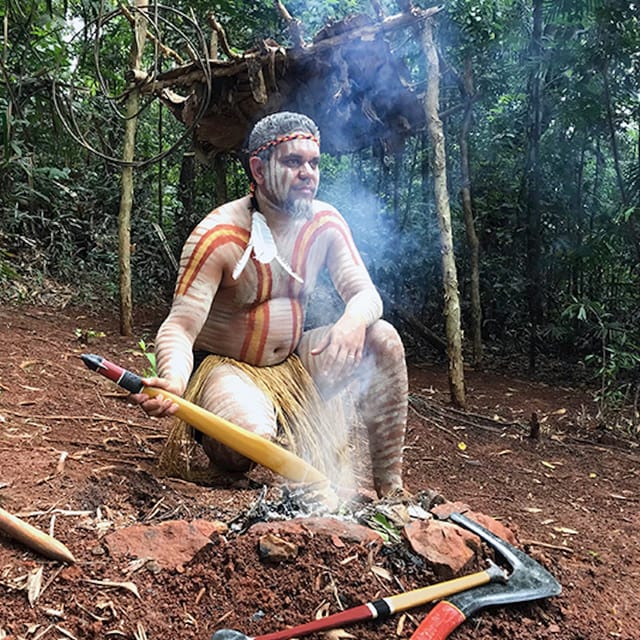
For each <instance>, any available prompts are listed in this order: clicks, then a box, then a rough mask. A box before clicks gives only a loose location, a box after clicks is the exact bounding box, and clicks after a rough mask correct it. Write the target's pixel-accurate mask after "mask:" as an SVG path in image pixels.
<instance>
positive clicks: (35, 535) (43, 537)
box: [0, 507, 76, 564]
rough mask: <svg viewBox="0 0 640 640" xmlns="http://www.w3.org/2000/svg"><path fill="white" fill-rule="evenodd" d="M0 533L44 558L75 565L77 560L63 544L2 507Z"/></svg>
mask: <svg viewBox="0 0 640 640" xmlns="http://www.w3.org/2000/svg"><path fill="white" fill-rule="evenodd" d="M0 531H3V532H4V533H5V534H7V535H8V536H9V537H11V538H14V539H15V540H17V541H18V542H22V544H24V545H26V546H27V547H31V548H32V549H34V550H35V551H38V552H39V553H41V554H42V555H43V556H46V557H47V558H51V559H52V560H60V561H61V562H68V563H70V564H73V563H74V562H75V561H76V559H75V558H74V557H73V554H72V553H71V551H69V549H67V547H65V546H64V545H63V544H62V542H60V541H59V540H56V539H55V538H54V537H53V536H50V535H48V534H46V533H44V531H40V529H37V528H36V527H34V526H32V525H30V524H29V523H28V522H25V521H24V520H21V519H20V518H18V517H17V516H14V515H12V514H10V513H9V512H8V511H5V510H4V509H3V508H2V507H0Z"/></svg>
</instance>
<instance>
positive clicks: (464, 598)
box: [448, 513, 562, 617]
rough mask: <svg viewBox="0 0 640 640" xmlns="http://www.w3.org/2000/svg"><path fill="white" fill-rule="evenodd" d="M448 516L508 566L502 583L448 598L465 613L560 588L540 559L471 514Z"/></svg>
mask: <svg viewBox="0 0 640 640" xmlns="http://www.w3.org/2000/svg"><path fill="white" fill-rule="evenodd" d="M449 520H451V522H454V523H455V524H457V525H459V526H461V527H464V528H465V529H468V530H469V531H471V532H472V533H475V534H476V535H477V536H478V537H480V538H481V539H482V540H484V541H485V542H486V543H487V544H488V545H489V546H490V547H492V548H493V549H494V550H495V551H497V553H498V554H500V556H501V557H502V558H503V559H504V560H505V561H506V562H507V563H508V564H509V566H510V568H511V572H510V574H509V578H508V579H507V581H506V583H502V584H500V583H492V584H487V585H484V586H482V587H478V588H476V589H470V590H469V591H464V592H462V593H459V594H457V595H455V596H453V597H452V598H448V600H449V602H451V603H452V604H455V606H456V607H458V609H460V611H462V613H464V614H465V616H466V617H469V616H470V615H471V614H472V613H473V612H474V611H477V610H478V609H481V608H484V607H488V606H492V605H504V604H512V603H515V602H527V601H529V600H540V599H542V598H549V597H551V596H557V595H559V594H560V592H561V591H562V587H561V586H560V583H559V582H558V581H557V580H556V579H555V578H554V577H553V576H552V575H551V574H550V573H549V572H548V571H547V570H546V569H545V568H544V567H543V566H542V565H541V564H540V563H538V562H536V561H535V560H534V559H533V558H531V557H530V556H528V555H527V554H526V553H524V552H522V551H520V550H519V549H516V548H515V547H513V546H512V545H510V544H509V543H508V542H506V541H505V540H503V539H502V538H499V537H498V536H497V535H495V534H494V533H492V532H491V531H489V530H488V529H486V528H485V527H483V526H482V525H480V524H478V523H477V522H475V521H474V520H471V518H467V517H466V516H464V515H462V514H461V513H452V514H451V515H450V516H449Z"/></svg>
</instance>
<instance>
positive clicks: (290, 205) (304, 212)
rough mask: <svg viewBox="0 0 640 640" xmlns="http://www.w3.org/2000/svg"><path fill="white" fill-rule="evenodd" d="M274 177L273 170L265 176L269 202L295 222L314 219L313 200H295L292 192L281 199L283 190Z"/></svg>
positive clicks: (302, 198)
mask: <svg viewBox="0 0 640 640" xmlns="http://www.w3.org/2000/svg"><path fill="white" fill-rule="evenodd" d="M274 175H275V172H274V171H273V170H271V171H269V172H268V173H266V175H265V187H266V191H267V193H269V194H270V197H269V200H271V202H272V203H273V204H274V205H275V206H276V207H278V209H280V210H281V211H282V212H283V213H286V214H287V215H289V216H290V217H291V218H293V219H294V220H309V219H310V218H312V217H313V199H312V198H304V197H301V198H294V197H292V196H291V192H289V194H287V196H286V197H285V198H284V199H283V198H282V197H281V193H282V188H281V187H279V185H278V184H277V183H276V180H275V179H274Z"/></svg>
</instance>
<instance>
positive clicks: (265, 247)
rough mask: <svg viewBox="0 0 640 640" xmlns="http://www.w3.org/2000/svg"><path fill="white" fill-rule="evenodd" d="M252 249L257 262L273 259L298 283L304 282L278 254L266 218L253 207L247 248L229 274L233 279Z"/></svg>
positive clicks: (243, 265)
mask: <svg viewBox="0 0 640 640" xmlns="http://www.w3.org/2000/svg"><path fill="white" fill-rule="evenodd" d="M252 251H253V253H254V255H255V258H256V260H257V261H258V262H261V263H262V264H269V263H271V262H273V261H274V260H275V261H276V262H277V263H278V264H279V265H280V266H281V267H282V268H283V269H284V270H285V271H286V272H287V273H288V274H289V275H290V276H291V277H292V278H293V279H294V280H297V281H298V282H299V283H300V284H302V283H303V282H304V280H303V279H302V278H301V277H300V276H299V275H298V274H297V273H296V272H295V271H294V270H293V269H292V268H291V267H290V266H289V264H288V262H287V261H286V260H285V259H284V258H282V257H281V256H280V255H279V254H278V247H276V241H275V240H274V239H273V234H272V233H271V229H269V225H268V224H267V219H266V218H265V217H264V216H263V215H262V214H261V213H260V212H259V211H258V210H257V209H255V208H254V209H253V210H252V212H251V236H250V237H249V244H247V248H246V249H245V251H244V253H243V254H242V257H241V258H240V260H238V263H237V264H236V266H235V268H234V269H233V273H232V274H231V275H232V277H233V279H234V280H237V279H238V278H239V277H240V274H241V273H242V272H243V271H244V269H245V267H246V266H247V263H248V262H249V258H250V257H251V252H252Z"/></svg>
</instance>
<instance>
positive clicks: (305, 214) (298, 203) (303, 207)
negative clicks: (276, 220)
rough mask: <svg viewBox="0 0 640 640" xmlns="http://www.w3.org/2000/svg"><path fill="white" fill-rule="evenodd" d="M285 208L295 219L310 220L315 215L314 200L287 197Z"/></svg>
mask: <svg viewBox="0 0 640 640" xmlns="http://www.w3.org/2000/svg"><path fill="white" fill-rule="evenodd" d="M282 208H283V210H284V211H285V212H286V213H288V214H289V215H290V216H291V217H292V218H293V219H295V220H309V219H310V218H311V217H312V216H313V200H308V199H307V198H296V199H291V198H287V200H286V202H285V203H284V205H283V207H282Z"/></svg>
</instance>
